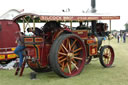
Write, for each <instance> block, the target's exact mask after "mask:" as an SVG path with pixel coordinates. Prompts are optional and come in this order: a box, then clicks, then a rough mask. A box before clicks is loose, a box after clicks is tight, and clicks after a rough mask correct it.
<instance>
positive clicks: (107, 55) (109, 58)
mask: <svg viewBox="0 0 128 85" xmlns="http://www.w3.org/2000/svg"><path fill="white" fill-rule="evenodd" d="M100 55H101V56H100V57H99V60H100V63H101V65H102V66H103V67H110V66H111V65H112V64H113V62H114V50H113V48H112V47H111V46H109V45H106V46H103V47H101V51H100Z"/></svg>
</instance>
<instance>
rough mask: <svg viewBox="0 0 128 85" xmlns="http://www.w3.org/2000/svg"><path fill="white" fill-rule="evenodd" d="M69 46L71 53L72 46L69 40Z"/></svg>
mask: <svg viewBox="0 0 128 85" xmlns="http://www.w3.org/2000/svg"><path fill="white" fill-rule="evenodd" d="M68 45H69V51H71V44H70V40H69V44H68Z"/></svg>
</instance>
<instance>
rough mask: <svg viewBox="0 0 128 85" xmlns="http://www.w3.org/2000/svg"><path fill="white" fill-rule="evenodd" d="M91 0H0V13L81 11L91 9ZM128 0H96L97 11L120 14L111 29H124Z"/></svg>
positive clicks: (126, 19) (127, 14)
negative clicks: (13, 11) (119, 17)
mask: <svg viewBox="0 0 128 85" xmlns="http://www.w3.org/2000/svg"><path fill="white" fill-rule="evenodd" d="M90 4H91V0H1V5H0V15H2V14H3V13H4V12H6V11H7V10H10V9H24V10H33V11H34V10H36V11H45V12H47V11H61V10H62V9H67V8H70V10H71V11H77V12H82V10H84V11H86V10H87V9H91V6H90ZM127 4H128V0H96V9H97V10H98V11H97V12H101V13H102V12H103V13H112V14H116V15H120V16H121V19H120V20H117V21H115V20H114V21H112V29H117V30H120V29H125V28H124V24H125V23H126V22H127V21H128V10H127V8H128V7H127Z"/></svg>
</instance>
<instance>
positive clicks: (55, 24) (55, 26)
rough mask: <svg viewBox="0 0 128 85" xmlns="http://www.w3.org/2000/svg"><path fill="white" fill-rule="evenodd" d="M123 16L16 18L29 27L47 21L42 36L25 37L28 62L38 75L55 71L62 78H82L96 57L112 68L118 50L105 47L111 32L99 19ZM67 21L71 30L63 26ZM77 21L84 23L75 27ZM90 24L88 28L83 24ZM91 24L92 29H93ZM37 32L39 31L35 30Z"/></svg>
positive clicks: (32, 16)
mask: <svg viewBox="0 0 128 85" xmlns="http://www.w3.org/2000/svg"><path fill="white" fill-rule="evenodd" d="M119 18H120V17H119V16H101V15H99V16H89V15H87V16H85V15H83V14H82V15H80V16H72V15H68V16H67V15H63V16H62V15H35V14H21V15H19V16H17V17H16V18H14V21H15V22H18V21H20V22H21V21H22V22H23V27H24V29H25V27H26V25H28V24H29V23H33V28H35V23H36V22H38V23H39V22H46V23H45V25H44V26H43V27H42V30H43V34H42V36H25V37H24V41H25V46H26V50H27V57H26V59H27V63H28V65H29V67H30V68H31V69H32V70H34V71H36V72H47V71H50V70H53V71H54V72H55V73H57V74H58V75H59V76H62V77H71V76H75V75H78V74H79V73H80V72H81V71H82V69H83V68H84V66H85V64H88V63H89V62H90V61H91V58H92V56H94V57H99V60H100V63H101V64H102V65H103V66H104V67H110V66H111V65H112V64H113V61H114V50H113V48H112V47H111V46H110V45H105V46H102V47H101V44H102V41H103V39H104V37H105V36H109V32H107V24H105V23H98V22H97V21H98V20H110V21H111V20H112V19H119ZM63 22H68V23H70V27H69V28H68V27H65V25H64V26H63V27H62V26H61V24H62V23H63ZM73 22H78V23H80V26H79V27H76V28H73V27H72V25H73ZM83 23H86V26H85V25H83ZM89 24H90V26H89ZM33 30H35V29H33Z"/></svg>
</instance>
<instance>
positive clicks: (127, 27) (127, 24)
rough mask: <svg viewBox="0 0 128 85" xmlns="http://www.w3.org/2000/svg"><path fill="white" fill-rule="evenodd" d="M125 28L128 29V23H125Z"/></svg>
mask: <svg viewBox="0 0 128 85" xmlns="http://www.w3.org/2000/svg"><path fill="white" fill-rule="evenodd" d="M125 30H126V31H128V23H126V24H125Z"/></svg>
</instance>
